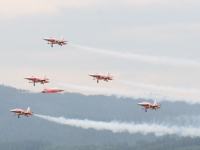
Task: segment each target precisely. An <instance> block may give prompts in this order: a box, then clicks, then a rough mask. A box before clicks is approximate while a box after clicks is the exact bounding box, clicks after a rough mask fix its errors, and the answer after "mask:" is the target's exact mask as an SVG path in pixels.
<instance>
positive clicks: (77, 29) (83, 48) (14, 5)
mask: <svg viewBox="0 0 200 150" xmlns="http://www.w3.org/2000/svg"><path fill="white" fill-rule="evenodd" d="M0 2H1V5H0V19H1V24H0V40H1V48H0V53H1V55H0V62H1V63H0V70H1V75H0V83H2V84H6V85H10V86H14V87H17V88H22V89H27V90H31V91H41V90H42V89H43V85H40V84H36V86H35V87H34V86H33V85H32V84H29V83H28V81H26V80H25V79H23V77H28V76H37V77H43V75H44V74H46V75H47V77H48V78H49V79H50V83H49V84H46V87H49V88H51V87H60V88H63V89H66V90H67V91H75V92H83V91H79V90H78V89H68V88H67V87H65V86H63V85H62V86H61V85H60V84H58V83H66V84H72V85H78V86H91V87H97V88H98V87H99V88H111V89H113V88H115V89H118V90H122V91H123V90H126V91H130V92H134V91H135V90H138V91H140V92H144V93H145V92H147V93H154V92H155V93H159V91H155V89H153V88H148V89H147V88H141V87H140V89H138V86H134V85H130V84H127V83H124V82H121V81H120V80H125V81H128V82H134V83H143V85H144V86H145V85H155V86H157V87H159V86H162V87H172V88H178V89H186V90H187V89H190V90H191V89H192V90H197V91H200V80H199V77H200V50H199V48H200V42H199V41H200V10H199V8H200V1H198V0H151V1H150V0H124V1H119V0H106V1H105V0H84V1H82V0H58V1H53V0H35V1H27V0H18V1H16V0H8V1H3V0H0ZM61 36H64V37H65V40H67V41H68V43H69V45H65V46H62V47H61V46H58V45H54V47H53V48H52V47H51V46H50V45H48V44H47V42H46V41H44V40H42V38H46V37H55V38H58V39H60V37H61ZM70 44H75V45H79V47H78V46H77V47H76V46H73V45H70ZM87 48H88V49H89V48H90V50H87ZM91 48H93V49H94V50H97V51H93V50H91ZM101 50H104V52H102V53H101V52H100V51H101ZM106 50H107V51H112V53H111V54H110V53H106V52H107V51H106ZM115 52H116V55H115ZM119 54H122V55H123V54H125V56H122V57H120V56H119ZM127 55H130V56H132V55H137V56H138V58H137V59H136V58H134V57H131V58H129V57H128V56H127ZM163 61H164V62H163ZM107 72H110V74H111V75H112V76H114V79H115V80H113V81H110V82H108V83H106V82H103V81H100V83H99V84H97V83H96V81H93V80H92V78H91V77H89V76H88V74H90V73H100V74H107ZM196 94H197V95H198V94H200V93H198V92H197V93H196ZM198 96H199V95H198Z"/></svg>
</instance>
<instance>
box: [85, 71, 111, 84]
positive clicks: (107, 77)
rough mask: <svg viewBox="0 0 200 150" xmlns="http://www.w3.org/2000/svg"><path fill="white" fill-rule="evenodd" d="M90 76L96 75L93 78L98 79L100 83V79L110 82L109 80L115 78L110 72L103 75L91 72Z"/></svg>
mask: <svg viewBox="0 0 200 150" xmlns="http://www.w3.org/2000/svg"><path fill="white" fill-rule="evenodd" d="M89 76H91V77H94V78H93V80H95V79H96V80H97V83H99V80H104V81H106V82H108V80H113V77H112V76H110V73H108V74H107V75H106V76H105V75H101V74H98V73H96V74H89Z"/></svg>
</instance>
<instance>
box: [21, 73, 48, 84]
mask: <svg viewBox="0 0 200 150" xmlns="http://www.w3.org/2000/svg"><path fill="white" fill-rule="evenodd" d="M24 79H27V80H29V83H33V85H34V86H35V83H41V84H44V83H49V81H48V80H49V79H47V78H46V75H45V76H44V77H43V79H42V78H37V77H34V76H32V77H26V78H24Z"/></svg>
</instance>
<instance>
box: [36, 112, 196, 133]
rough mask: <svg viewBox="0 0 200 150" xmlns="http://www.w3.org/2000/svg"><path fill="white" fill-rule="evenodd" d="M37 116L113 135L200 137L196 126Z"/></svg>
mask: <svg viewBox="0 0 200 150" xmlns="http://www.w3.org/2000/svg"><path fill="white" fill-rule="evenodd" d="M35 116H37V117H39V118H42V119H45V120H48V121H52V122H55V123H58V124H64V125H69V126H73V127H78V128H83V129H90V128H91V129H95V130H109V131H112V132H113V133H121V132H128V133H130V134H134V133H141V134H144V135H146V134H149V133H153V134H155V135H156V136H162V135H167V134H170V135H171V134H177V135H179V136H189V137H197V136H198V137H199V136H200V130H199V128H198V127H194V126H176V125H173V126H168V125H163V124H155V123H152V124H148V123H142V124H136V123H134V122H132V123H120V122H117V121H111V122H102V121H92V120H86V119H85V120H79V119H66V118H64V117H58V118H57V117H51V116H44V115H37V114H35Z"/></svg>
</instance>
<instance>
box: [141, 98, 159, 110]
mask: <svg viewBox="0 0 200 150" xmlns="http://www.w3.org/2000/svg"><path fill="white" fill-rule="evenodd" d="M138 105H140V106H142V107H143V108H142V109H145V112H147V109H155V110H156V109H159V108H161V107H160V106H161V105H159V104H158V103H157V101H156V100H155V101H154V103H153V104H151V103H149V102H142V103H138Z"/></svg>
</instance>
